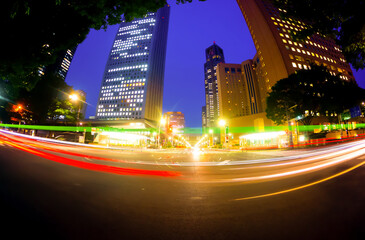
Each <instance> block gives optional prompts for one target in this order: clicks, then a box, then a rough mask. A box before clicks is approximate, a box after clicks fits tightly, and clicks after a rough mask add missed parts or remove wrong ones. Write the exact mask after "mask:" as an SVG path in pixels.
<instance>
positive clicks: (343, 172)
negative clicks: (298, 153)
mask: <svg viewBox="0 0 365 240" xmlns="http://www.w3.org/2000/svg"><path fill="white" fill-rule="evenodd" d="M364 164H365V161H362V162H361V163H359V164H357V165H355V166H353V167H350V168H348V169H346V170H344V171H342V172H339V173H337V174H334V175H332V176H329V177H326V178H324V179H321V180H318V181H315V182H312V183H308V184H305V185H302V186H298V187H294V188H289V189H286V190H283V191H278V192H273V193H267V194H262V195H256V196H252V197H244V198H237V199H234V200H236V201H240V200H250V199H257V198H264V197H270V196H275V195H279V194H284V193H289V192H293V191H296V190H300V189H303V188H307V187H311V186H314V185H316V184H319V183H322V182H325V181H328V180H331V179H333V178H336V177H339V176H341V175H343V174H345V173H348V172H350V171H352V170H354V169H356V168H359V167H361V166H362V165H364Z"/></svg>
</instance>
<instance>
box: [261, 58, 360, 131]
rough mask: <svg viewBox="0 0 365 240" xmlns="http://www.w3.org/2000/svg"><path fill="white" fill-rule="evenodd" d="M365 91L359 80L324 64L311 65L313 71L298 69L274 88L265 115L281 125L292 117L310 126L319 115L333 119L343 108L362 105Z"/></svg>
mask: <svg viewBox="0 0 365 240" xmlns="http://www.w3.org/2000/svg"><path fill="white" fill-rule="evenodd" d="M364 93H365V92H364V89H362V88H360V87H358V85H357V84H356V82H353V81H345V80H342V79H341V78H340V77H339V76H334V75H331V74H330V72H329V71H328V69H327V68H326V67H324V66H317V65H311V69H310V70H299V71H297V72H296V73H293V74H291V75H289V77H288V78H284V79H281V80H280V81H278V82H277V83H276V84H275V85H274V86H273V87H272V91H271V92H270V93H269V95H268V97H267V99H266V102H267V108H266V115H267V117H268V118H269V119H271V120H272V121H274V122H275V123H276V124H278V125H280V124H284V123H285V122H286V121H287V120H288V119H292V118H297V119H298V120H299V121H301V122H302V123H303V124H304V125H309V124H310V123H311V121H312V119H313V118H314V117H316V116H326V117H328V119H329V120H331V121H333V120H334V119H337V118H334V117H337V116H339V114H341V113H342V112H343V111H344V110H346V109H349V108H351V107H354V106H356V105H359V104H360V103H361V102H362V100H363V99H364V97H365V95H364Z"/></svg>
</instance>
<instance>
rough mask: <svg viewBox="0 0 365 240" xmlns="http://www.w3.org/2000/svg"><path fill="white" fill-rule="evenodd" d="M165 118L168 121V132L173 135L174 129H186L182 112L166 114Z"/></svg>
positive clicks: (166, 127)
mask: <svg viewBox="0 0 365 240" xmlns="http://www.w3.org/2000/svg"><path fill="white" fill-rule="evenodd" d="M163 117H164V118H165V119H166V126H165V129H166V132H167V133H171V132H173V131H174V129H176V130H178V129H181V128H185V117H184V114H183V113H181V112H166V113H164V115H163Z"/></svg>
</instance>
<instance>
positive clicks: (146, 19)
mask: <svg viewBox="0 0 365 240" xmlns="http://www.w3.org/2000/svg"><path fill="white" fill-rule="evenodd" d="M151 22H156V19H154V18H144V19H141V20H135V21H132V23H137V24H143V23H151Z"/></svg>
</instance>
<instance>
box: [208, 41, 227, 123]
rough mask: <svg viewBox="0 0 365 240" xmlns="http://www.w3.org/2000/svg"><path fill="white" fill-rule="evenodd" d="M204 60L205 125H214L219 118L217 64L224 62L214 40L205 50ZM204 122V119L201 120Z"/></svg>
mask: <svg viewBox="0 0 365 240" xmlns="http://www.w3.org/2000/svg"><path fill="white" fill-rule="evenodd" d="M205 58H206V62H205V63H204V79H205V80H204V86H205V104H206V105H205V107H206V108H205V110H206V112H205V116H206V121H205V122H206V126H207V127H214V126H215V125H216V121H217V119H218V118H219V103H218V101H219V100H218V85H217V73H216V69H217V65H218V63H224V62H225V61H224V54H223V49H222V48H220V47H219V46H218V45H217V44H216V43H215V42H214V43H213V45H212V46H210V47H208V48H207V49H206V50H205ZM203 122H204V121H203Z"/></svg>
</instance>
